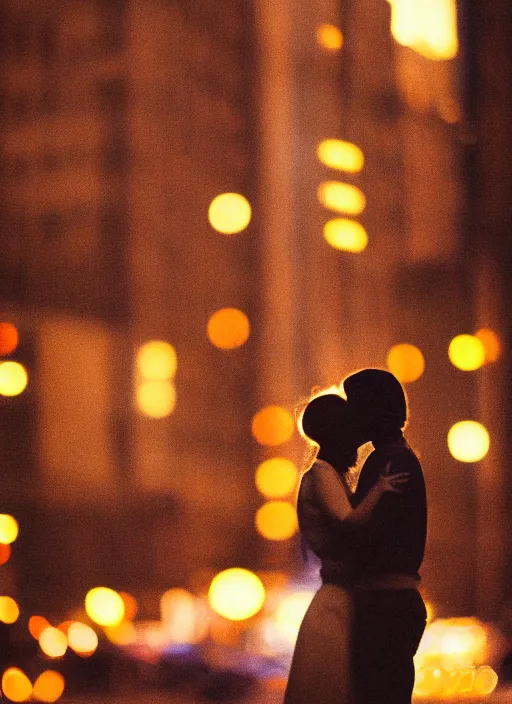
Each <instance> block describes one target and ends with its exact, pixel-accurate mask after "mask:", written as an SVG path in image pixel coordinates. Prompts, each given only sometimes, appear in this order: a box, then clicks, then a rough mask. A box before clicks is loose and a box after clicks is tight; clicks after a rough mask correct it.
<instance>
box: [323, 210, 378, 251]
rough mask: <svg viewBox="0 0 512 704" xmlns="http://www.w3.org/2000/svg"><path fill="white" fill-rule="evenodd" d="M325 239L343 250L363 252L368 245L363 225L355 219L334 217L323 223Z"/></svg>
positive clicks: (332, 245)
mask: <svg viewBox="0 0 512 704" xmlns="http://www.w3.org/2000/svg"><path fill="white" fill-rule="evenodd" d="M324 238H325V241H326V242H327V243H328V244H330V245H331V247H334V248H335V249H340V250H342V251H345V252H355V253H358V252H363V251H364V250H365V249H366V247H367V245H368V235H367V233H366V230H365V229H364V227H363V226H362V225H361V224H360V223H358V222H356V221H355V220H349V219H348V218H334V219H333V220H328V221H327V222H326V223H325V225H324Z"/></svg>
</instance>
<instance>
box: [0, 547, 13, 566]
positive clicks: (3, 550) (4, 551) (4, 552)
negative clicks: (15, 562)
mask: <svg viewBox="0 0 512 704" xmlns="http://www.w3.org/2000/svg"><path fill="white" fill-rule="evenodd" d="M11 552H12V550H11V546H10V545H5V544H4V543H0V565H5V563H6V562H7V561H8V560H9V558H10V556H11Z"/></svg>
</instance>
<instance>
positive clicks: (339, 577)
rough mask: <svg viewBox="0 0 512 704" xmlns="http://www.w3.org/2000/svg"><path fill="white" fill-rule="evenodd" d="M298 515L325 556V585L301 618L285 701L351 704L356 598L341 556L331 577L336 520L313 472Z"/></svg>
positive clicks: (306, 478) (303, 529) (305, 483)
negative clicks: (325, 504)
mask: <svg viewBox="0 0 512 704" xmlns="http://www.w3.org/2000/svg"><path fill="white" fill-rule="evenodd" d="M321 462H322V461H321V460H317V461H316V463H321ZM329 466H330V465H329ZM340 482H341V478H340ZM344 488H345V487H344ZM297 514H298V518H299V526H300V531H301V535H302V537H303V538H304V539H305V541H306V543H307V544H308V545H309V547H310V548H311V550H312V551H313V552H314V553H315V554H316V555H317V556H318V557H319V558H320V560H322V570H321V575H322V581H323V584H322V586H321V587H320V589H319V590H318V592H317V593H316V594H315V596H314V597H313V600H312V602H311V604H310V606H309V608H308V610H307V612H306V615H305V616H304V619H303V621H302V624H301V627H300V630H299V634H298V637H297V642H296V644H295V650H294V653H293V658H292V663H291V668H290V674H289V678H288V685H287V688H286V693H285V699H284V701H285V704H352V703H353V701H354V699H353V692H352V678H351V639H352V622H353V600H352V596H351V593H350V591H349V589H348V588H346V586H344V582H345V578H346V584H347V585H348V584H349V571H348V566H347V572H346V574H344V568H343V564H342V560H339V561H338V560H336V561H335V562H336V579H330V577H329V575H330V573H331V572H332V569H331V564H328V563H326V562H324V558H325V555H326V553H327V552H329V554H330V555H331V556H332V544H331V541H332V534H333V519H332V518H331V516H330V515H329V514H328V513H327V512H326V510H325V509H324V508H323V506H322V503H321V501H320V500H319V498H318V497H317V495H316V492H315V485H314V480H313V473H312V472H311V471H308V472H306V473H305V474H304V476H303V477H302V481H301V484H300V488H299V496H298V501H297Z"/></svg>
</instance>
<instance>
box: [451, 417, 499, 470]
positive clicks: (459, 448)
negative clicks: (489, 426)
mask: <svg viewBox="0 0 512 704" xmlns="http://www.w3.org/2000/svg"><path fill="white" fill-rule="evenodd" d="M489 444H490V441H489V433H488V432H487V430H486V428H485V427H484V426H483V425H482V424H481V423H477V421H474V420H463V421H460V422H459V423H455V425H453V426H452V427H451V428H450V430H449V432H448V449H449V450H450V453H451V454H452V456H453V457H454V458H455V459H456V460H459V461H460V462H478V461H479V460H481V459H483V458H484V457H485V455H486V454H487V452H488V451H489Z"/></svg>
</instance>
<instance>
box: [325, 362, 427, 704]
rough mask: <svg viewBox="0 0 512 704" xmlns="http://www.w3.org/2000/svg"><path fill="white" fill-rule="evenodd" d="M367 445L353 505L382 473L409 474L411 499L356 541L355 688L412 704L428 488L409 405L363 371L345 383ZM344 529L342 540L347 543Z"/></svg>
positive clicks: (385, 381)
mask: <svg viewBox="0 0 512 704" xmlns="http://www.w3.org/2000/svg"><path fill="white" fill-rule="evenodd" d="M343 387H344V390H345V394H346V396H347V401H348V404H349V408H350V409H351V411H352V414H353V418H354V420H355V422H356V424H357V425H358V427H359V430H360V431H361V441H362V443H361V444H363V443H365V442H368V441H371V442H372V444H373V446H374V450H373V452H372V453H371V454H370V455H369V456H368V458H367V459H366V462H365V463H364V465H363V468H362V470H361V473H360V476H359V481H358V485H357V489H356V492H355V495H354V505H358V504H359V503H360V501H361V500H362V499H363V498H364V497H365V496H366V494H367V492H368V491H369V489H370V488H371V487H372V486H373V484H374V483H375V482H376V481H377V480H378V478H379V474H381V473H382V472H383V471H385V472H389V473H391V474H395V473H400V472H407V473H408V474H409V479H408V481H407V483H406V485H405V488H404V491H402V492H397V493H391V492H390V493H387V494H385V495H384V496H383V497H382V499H381V501H380V502H379V504H378V505H377V507H376V508H375V510H374V512H373V514H372V516H371V518H370V519H369V521H368V522H367V523H366V524H365V525H363V526H361V527H359V528H357V530H355V531H354V529H352V534H351V535H350V536H348V535H346V536H345V537H346V538H349V539H350V542H351V545H352V549H354V550H355V552H356V553H357V554H358V560H357V562H358V570H357V577H356V580H355V584H354V603H355V626H354V650H353V652H354V663H353V664H354V685H355V693H356V701H357V704H410V702H411V696H412V690H413V686H414V663H413V656H414V654H415V653H416V650H417V648H418V645H419V642H420V639H421V636H422V634H423V631H424V629H425V623H426V610H425V605H424V603H423V600H422V598H421V595H420V594H419V592H418V589H417V586H418V583H419V581H420V577H419V574H418V570H419V568H420V565H421V563H422V560H423V554H424V549H425V540H426V530H427V505H426V493H425V483H424V480H423V473H422V469H421V465H420V463H419V460H418V458H417V457H416V455H415V454H414V452H413V451H412V450H411V448H410V447H409V445H408V444H407V442H406V440H405V438H404V436H403V433H402V431H403V428H404V426H405V423H406V420H407V403H406V399H405V394H404V391H403V389H402V387H401V385H400V383H399V381H398V380H397V379H396V377H394V376H393V375H392V374H390V373H389V372H386V371H383V370H381V369H364V370H362V371H359V372H357V373H355V374H352V375H351V376H349V377H347V378H346V379H345V380H344V382H343ZM343 530H344V529H343V527H341V526H340V534H339V535H338V537H337V539H340V540H343V539H344V536H343Z"/></svg>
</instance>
